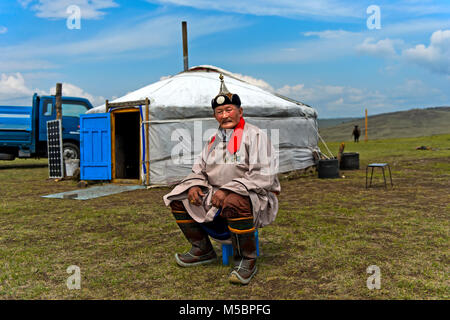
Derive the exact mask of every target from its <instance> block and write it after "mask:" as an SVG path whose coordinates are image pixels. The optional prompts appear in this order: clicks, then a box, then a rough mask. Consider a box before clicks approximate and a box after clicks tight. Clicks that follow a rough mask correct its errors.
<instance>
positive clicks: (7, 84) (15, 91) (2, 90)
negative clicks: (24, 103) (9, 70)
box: [0, 72, 33, 101]
mask: <svg viewBox="0 0 450 320" xmlns="http://www.w3.org/2000/svg"><path fill="white" fill-rule="evenodd" d="M32 94H33V90H32V89H30V88H28V87H27V86H26V84H25V79H24V78H23V76H22V74H21V73H19V72H18V73H14V74H10V75H7V74H5V73H2V75H1V77H0V101H8V100H14V99H21V98H25V97H28V98H29V99H31V95H32Z"/></svg>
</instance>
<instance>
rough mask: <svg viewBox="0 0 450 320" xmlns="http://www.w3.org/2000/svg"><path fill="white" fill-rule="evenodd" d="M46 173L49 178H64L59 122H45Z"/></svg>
mask: <svg viewBox="0 0 450 320" xmlns="http://www.w3.org/2000/svg"><path fill="white" fill-rule="evenodd" d="M47 152H48V171H49V177H50V178H63V177H64V163H63V144H62V130H61V120H60V119H58V120H52V121H47Z"/></svg>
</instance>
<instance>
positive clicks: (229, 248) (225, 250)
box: [222, 230, 259, 266]
mask: <svg viewBox="0 0 450 320" xmlns="http://www.w3.org/2000/svg"><path fill="white" fill-rule="evenodd" d="M255 242H256V256H258V257H259V236H258V230H255ZM232 256H233V245H232V244H225V243H222V264H223V265H225V266H227V265H229V264H230V257H232Z"/></svg>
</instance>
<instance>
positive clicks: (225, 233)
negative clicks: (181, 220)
mask: <svg viewBox="0 0 450 320" xmlns="http://www.w3.org/2000/svg"><path fill="white" fill-rule="evenodd" d="M220 212H221V208H220V209H219V210H218V211H217V213H216V215H215V217H214V220H213V221H211V222H206V223H200V226H201V227H202V228H203V230H205V231H206V233H208V235H209V236H210V237H211V238H212V239H213V240H215V241H217V242H219V243H220V244H221V245H222V263H223V264H224V265H228V264H229V263H230V257H232V256H233V245H232V243H231V232H230V230H229V229H228V226H227V224H226V222H225V223H224V221H225V219H224V218H222V217H221V216H220ZM255 242H256V255H257V256H258V257H259V236H258V230H255Z"/></svg>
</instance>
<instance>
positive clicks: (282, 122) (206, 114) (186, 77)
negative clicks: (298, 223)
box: [87, 66, 318, 184]
mask: <svg viewBox="0 0 450 320" xmlns="http://www.w3.org/2000/svg"><path fill="white" fill-rule="evenodd" d="M219 72H222V73H223V74H224V80H225V83H226V86H227V88H228V90H230V92H232V93H237V94H238V95H239V96H240V99H241V101H242V105H241V107H242V108H243V110H244V118H245V120H246V121H247V122H249V123H251V124H254V125H256V126H258V127H259V128H261V129H265V130H266V132H267V134H268V136H269V138H271V139H272V140H271V141H272V142H273V143H274V147H275V149H276V150H277V151H278V156H279V172H280V173H282V172H288V171H292V170H297V169H303V168H306V167H309V166H311V165H313V164H314V159H313V156H312V151H313V150H318V146H317V143H318V134H317V130H318V128H317V112H316V110H314V109H313V108H311V107H309V106H307V105H305V104H302V103H300V102H297V101H294V100H291V99H288V98H285V97H281V96H279V95H276V94H274V93H271V92H269V91H266V90H263V89H262V88H260V87H257V86H255V85H253V84H250V83H248V82H246V81H243V80H240V79H239V76H236V75H234V74H232V73H230V72H227V71H225V70H223V69H219V68H217V67H213V66H198V67H193V68H191V69H190V70H189V71H187V72H182V73H179V74H177V75H175V76H172V77H168V78H166V79H163V80H161V81H158V82H155V83H153V84H151V85H148V86H146V87H143V88H141V89H139V90H136V91H133V92H130V93H128V94H126V95H125V96H123V97H120V98H118V99H116V100H114V101H112V102H124V101H134V100H143V99H145V98H149V99H150V108H149V109H150V114H149V115H150V117H149V118H150V125H149V131H150V134H149V137H150V138H149V140H150V141H147V142H146V146H148V147H149V148H150V149H149V150H150V184H172V183H175V182H177V181H180V180H181V179H183V178H184V177H185V176H186V175H187V174H189V173H190V171H191V168H192V164H193V162H194V160H195V158H196V157H197V156H198V155H199V153H200V152H201V150H202V148H203V146H204V144H205V143H206V141H207V140H208V139H209V138H210V137H211V136H212V135H213V134H214V132H215V131H216V130H217V128H218V125H217V122H216V120H215V119H214V117H213V110H212V108H211V99H212V98H213V97H215V96H216V95H217V93H218V92H219V88H220V79H219ZM141 109H142V111H143V112H145V108H144V106H143V107H142V108H141ZM103 112H106V108H105V105H102V106H99V107H96V108H93V109H91V110H89V111H88V112H87V113H103ZM143 118H144V119H145V115H143ZM142 139H143V137H141V140H142ZM141 175H142V179H141V180H142V181H143V182H144V181H145V175H144V170H143V168H142V169H141Z"/></svg>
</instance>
